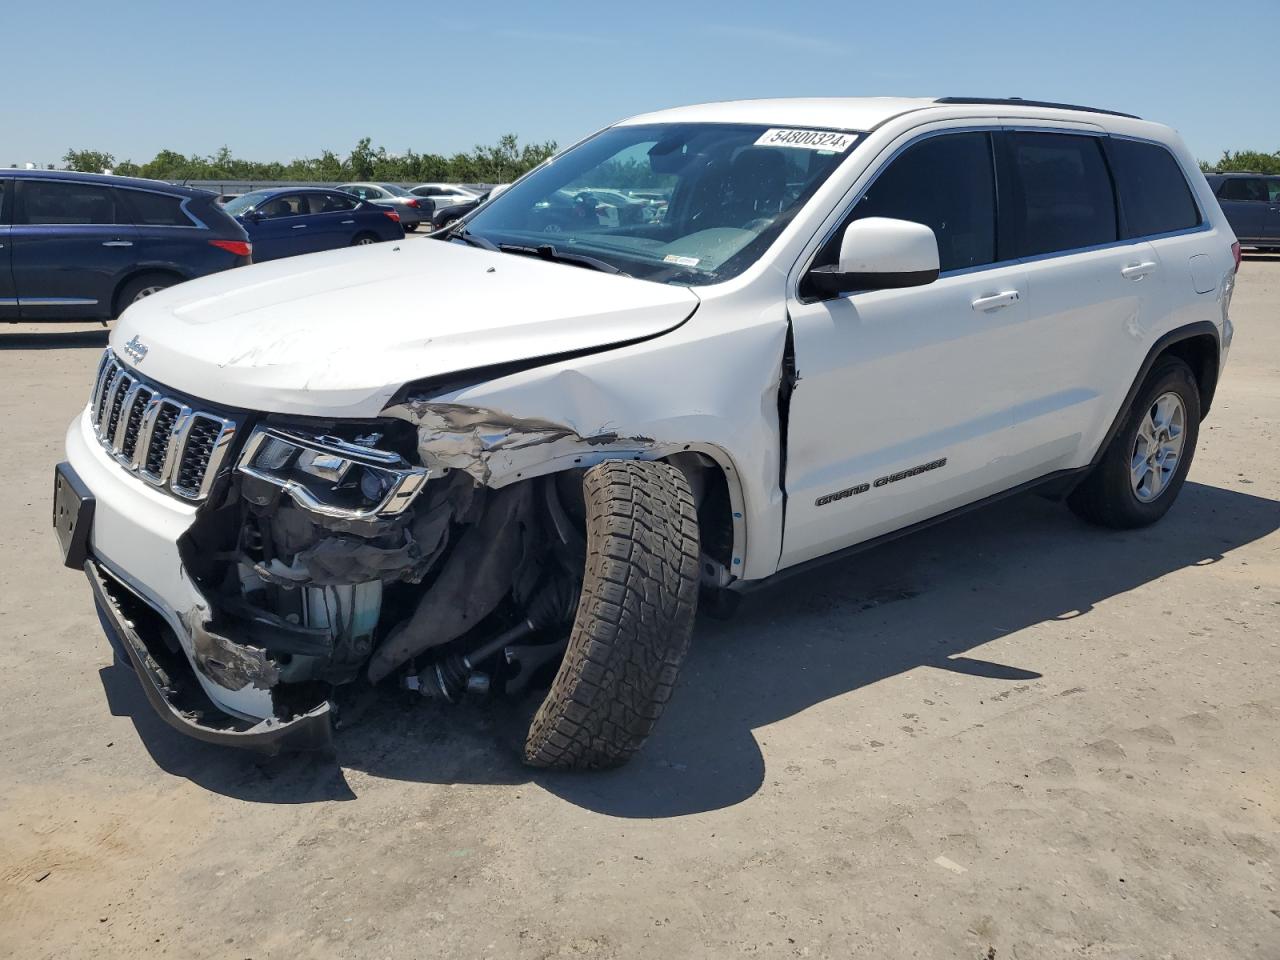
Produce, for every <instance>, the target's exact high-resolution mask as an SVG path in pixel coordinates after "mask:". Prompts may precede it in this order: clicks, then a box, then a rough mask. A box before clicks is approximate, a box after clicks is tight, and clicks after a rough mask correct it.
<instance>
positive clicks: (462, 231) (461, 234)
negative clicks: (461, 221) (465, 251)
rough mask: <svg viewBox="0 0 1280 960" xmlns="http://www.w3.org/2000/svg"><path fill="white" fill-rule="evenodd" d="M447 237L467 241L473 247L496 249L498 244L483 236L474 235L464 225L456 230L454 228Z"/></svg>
mask: <svg viewBox="0 0 1280 960" xmlns="http://www.w3.org/2000/svg"><path fill="white" fill-rule="evenodd" d="M449 239H450V240H461V241H462V242H463V243H469V244H471V246H473V247H480V248H482V249H484V250H494V251H496V250H497V249H498V245H497V244H496V243H494V242H493V241H492V240H486V239H485V238H484V237H479V236H476V235H475V234H474V233H472V232H471V231H470V230H468V229H467V228H466V227H461V228H459V229H457V230H454V231H453V233H451V234H449Z"/></svg>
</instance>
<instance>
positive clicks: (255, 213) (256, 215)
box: [240, 210, 262, 223]
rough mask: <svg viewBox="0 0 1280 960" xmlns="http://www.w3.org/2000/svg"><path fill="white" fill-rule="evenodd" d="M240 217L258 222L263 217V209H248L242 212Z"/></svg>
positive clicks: (251, 221)
mask: <svg viewBox="0 0 1280 960" xmlns="http://www.w3.org/2000/svg"><path fill="white" fill-rule="evenodd" d="M240 219H241V220H248V221H249V222H250V223H257V222H258V221H259V220H261V219H262V211H261V210H246V211H245V212H244V213H242V214H240Z"/></svg>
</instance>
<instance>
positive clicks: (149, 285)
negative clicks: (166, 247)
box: [116, 273, 182, 317]
mask: <svg viewBox="0 0 1280 960" xmlns="http://www.w3.org/2000/svg"><path fill="white" fill-rule="evenodd" d="M181 282H182V280H181V279H180V278H179V277H175V276H174V275H173V274H171V273H144V274H141V275H139V276H136V277H134V278H133V279H132V280H130V281H129V282H128V283H126V284H125V285H124V286H123V287H121V288H120V292H119V293H117V294H116V316H117V317H118V316H120V314H122V313H124V312H125V310H127V309H128V308H129V307H131V306H133V305H134V304H135V303H137V302H138V301H139V300H145V299H146V298H147V297H149V296H151V295H152V294H153V293H159V292H160V291H161V290H164V289H167V288H168V287H172V286H173V285H174V284H175V283H181Z"/></svg>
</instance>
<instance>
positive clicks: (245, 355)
mask: <svg viewBox="0 0 1280 960" xmlns="http://www.w3.org/2000/svg"><path fill="white" fill-rule="evenodd" d="M697 304H698V298H697V297H696V296H695V295H694V294H693V292H692V291H690V290H688V289H686V288H683V287H673V286H667V285H665V284H660V283H650V282H648V281H644V280H634V279H630V278H627V277H620V276H615V275H612V274H607V273H600V272H596V271H592V270H589V269H585V268H582V267H575V266H572V265H568V264H560V263H549V262H547V261H544V260H539V259H536V258H533V257H524V256H517V255H513V254H502V253H491V252H489V251H486V250H481V249H479V248H475V247H468V246H464V245H463V244H460V243H442V242H439V241H436V240H426V239H421V240H419V239H414V240H402V241H397V242H393V243H380V244H374V245H371V246H364V247H352V248H350V249H346V250H334V251H330V252H328V253H318V254H312V255H310V256H303V257H293V258H289V259H284V260H277V261H273V262H271V263H264V264H259V265H257V266H252V267H241V268H239V269H234V270H228V271H226V272H224V273H218V274H214V275H213V276H209V277H204V278H202V279H199V280H192V281H190V282H189V283H183V284H180V285H178V286H176V287H172V288H170V289H169V290H166V291H163V292H161V293H157V294H155V295H154V296H151V297H148V298H147V299H145V300H143V301H141V302H139V303H138V304H136V305H134V306H132V307H130V308H129V309H128V310H127V311H125V313H124V315H123V316H122V317H121V318H120V320H119V321H118V322H117V324H116V328H115V331H114V333H113V334H112V336H111V344H112V346H113V348H115V351H116V353H117V355H119V356H120V357H121V358H122V359H124V360H126V362H129V363H131V364H133V365H134V366H136V367H137V369H138V372H139V373H141V374H142V375H143V376H145V377H148V378H150V379H153V380H155V381H156V382H158V383H161V384H164V385H165V386H168V387H171V388H173V389H174V390H178V391H181V392H183V393H187V394H190V395H191V396H193V397H197V398H199V399H203V400H209V401H212V402H214V403H220V404H225V405H226V406H230V407H239V408H243V409H250V410H263V411H270V412H276V413H298V414H311V415H316V416H333V417H364V416H373V415H375V414H377V413H378V411H379V410H381V409H382V407H383V406H384V405H385V404H386V402H387V400H388V399H389V398H390V397H391V396H392V395H393V394H394V393H395V392H396V391H397V390H398V389H399V388H400V387H401V386H402V385H403V384H404V383H406V382H408V381H410V380H418V379H422V378H424V377H433V376H438V375H440V374H447V373H451V372H454V371H458V370H466V369H470V368H473V367H483V366H488V365H490V364H495V363H506V362H509V361H514V360H524V359H530V358H536V357H543V356H550V355H552V354H558V353H565V352H569V351H575V350H583V349H588V348H591V347H602V346H608V345H610V344H615V343H623V342H626V341H628V340H634V339H637V338H640V337H648V336H653V335H655V334H659V333H663V332H665V331H667V330H670V329H672V328H673V327H677V326H679V325H680V324H681V323H682V322H684V320H686V319H687V318H688V317H689V315H690V314H692V313H693V311H694V308H695V307H696V306H697ZM134 337H136V338H137V340H138V342H140V343H141V345H142V346H143V347H145V349H146V353H145V355H144V356H143V358H142V360H140V361H137V362H136V363H135V361H134V360H133V357H134V356H136V353H135V352H133V351H128V350H126V349H125V344H126V343H129V342H130V341H131V340H133V338H134Z"/></svg>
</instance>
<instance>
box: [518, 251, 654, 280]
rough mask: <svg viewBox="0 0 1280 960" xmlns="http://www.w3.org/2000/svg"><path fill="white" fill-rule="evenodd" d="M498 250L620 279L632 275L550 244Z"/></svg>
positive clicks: (604, 262)
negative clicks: (606, 274)
mask: <svg viewBox="0 0 1280 960" xmlns="http://www.w3.org/2000/svg"><path fill="white" fill-rule="evenodd" d="M498 249H499V250H501V251H502V252H503V253H518V254H522V255H524V256H527V257H541V258H542V259H543V260H550V261H552V262H553V263H572V264H574V265H575V266H579V267H589V268H590V269H592V270H599V271H600V272H601V273H615V274H617V275H618V276H620V277H629V276H631V274H629V273H626V272H624V271H622V270H619V269H618V268H617V267H615V266H614V265H613V264H612V263H608V262H606V261H604V260H600V259H597V258H596V257H589V256H587V255H586V254H585V253H566V252H564V251H562V250H557V249H556V248H555V247H553V246H552V245H551V244H549V243H540V244H538V245H537V246H536V247H525V246H521V245H520V244H518V243H500V244H498Z"/></svg>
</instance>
